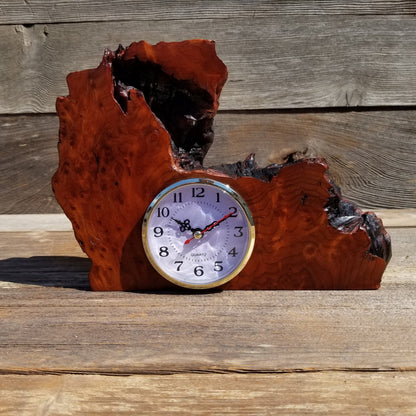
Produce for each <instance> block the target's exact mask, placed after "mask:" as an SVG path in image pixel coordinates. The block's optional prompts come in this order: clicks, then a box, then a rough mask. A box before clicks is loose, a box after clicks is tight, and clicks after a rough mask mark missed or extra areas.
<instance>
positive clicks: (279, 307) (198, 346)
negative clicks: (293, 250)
mask: <svg viewBox="0 0 416 416" xmlns="http://www.w3.org/2000/svg"><path fill="white" fill-rule="evenodd" d="M27 273H28V274H30V271H28V272H27ZM414 314H415V286H414V284H407V285H393V284H390V285H386V286H385V287H383V288H382V289H380V290H378V291H349V292H345V291H336V292H331V291H328V292H325V291H323V292H320V291H312V292H308V291H274V292H273V291H228V292H218V293H207V294H183V295H174V294H169V293H164V294H163V293H157V294H151V293H144V294H143V293H129V292H90V291H85V290H74V289H73V288H62V287H60V288H56V287H45V286H42V285H26V288H22V287H18V288H16V287H14V288H13V287H10V288H8V289H4V290H2V291H1V293H0V315H1V317H2V325H1V327H0V372H2V373H6V374H7V373H19V374H31V373H34V374H36V373H37V374H45V373H55V374H61V373H74V374H77V373H78V374H79V373H82V374H97V373H98V374H121V375H122V374H125V375H129V374H171V373H178V372H187V373H189V372H225V373H227V372H231V373H233V372H243V373H244V372H271V373H273V372H292V371H324V370H347V371H356V370H362V371H392V370H396V371H415V370H416V360H415V357H416V330H415V329H416V323H415V320H414Z"/></svg>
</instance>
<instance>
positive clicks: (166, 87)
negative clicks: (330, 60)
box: [52, 40, 390, 290]
mask: <svg viewBox="0 0 416 416" xmlns="http://www.w3.org/2000/svg"><path fill="white" fill-rule="evenodd" d="M226 77H227V70H226V68H225V66H224V64H223V63H222V62H221V61H220V60H219V59H218V57H217V56H216V54H215V46H214V43H213V42H210V41H202V40H194V41H185V42H180V43H170V44H167V43H160V44H157V45H155V46H151V45H149V44H147V43H145V42H140V43H135V44H132V45H131V46H130V47H129V48H127V49H123V48H119V50H118V51H116V52H110V51H107V52H106V54H105V56H104V58H103V61H102V63H101V65H100V66H99V67H98V68H96V69H92V70H86V71H82V72H77V73H73V74H70V75H69V76H68V87H69V96H67V97H65V98H59V99H58V101H57V111H58V115H59V118H60V142H59V168H58V170H57V172H56V174H55V175H54V177H53V180H52V184H53V189H54V192H55V195H56V198H57V200H58V202H59V203H60V204H61V206H62V208H63V209H64V211H65V213H66V214H67V216H68V217H69V219H70V220H71V222H72V224H73V227H74V232H75V236H76V238H77V240H78V242H79V244H80V245H81V247H82V249H83V250H84V251H85V252H86V253H87V255H88V256H89V257H90V258H91V260H92V267H91V271H90V274H89V279H90V284H91V287H92V289H94V290H159V289H173V285H172V284H171V283H169V282H167V281H166V280H165V279H163V278H162V277H160V276H159V275H158V274H157V273H156V272H155V271H154V269H153V268H152V266H151V265H150V263H149V262H148V261H147V259H146V256H145V253H144V250H143V247H142V243H141V223H142V218H143V215H144V212H145V210H146V209H147V207H148V205H149V204H150V202H151V201H152V200H153V198H154V197H155V196H156V195H157V193H158V192H160V191H161V190H162V189H163V188H165V187H166V186H168V185H169V184H171V183H173V182H175V181H177V180H181V179H185V178H191V177H208V178H214V179H217V180H221V181H223V182H224V183H227V184H229V185H230V186H232V187H233V188H234V189H235V190H236V191H237V192H239V193H240V194H241V195H242V197H243V198H244V199H245V201H246V202H247V204H248V205H249V207H250V209H251V211H252V214H253V217H254V222H255V226H256V244H255V248H254V251H253V254H252V257H251V259H250V261H249V262H248V264H247V266H246V267H245V269H244V270H243V271H242V272H241V273H240V274H239V275H238V276H237V277H236V278H234V279H233V280H232V281H231V282H229V283H227V284H226V285H225V286H224V287H223V288H224V289H376V288H378V287H379V285H380V281H381V277H382V274H383V271H384V269H385V267H386V264H387V262H388V260H389V258H390V238H389V236H388V234H387V233H386V231H385V230H384V228H383V225H382V223H381V221H380V220H379V219H378V218H377V217H376V216H375V215H374V214H372V213H363V212H361V211H360V210H359V209H358V208H357V207H356V206H354V205H353V204H351V203H349V202H347V201H344V200H343V199H342V198H341V195H340V192H339V189H338V188H337V187H336V186H335V185H334V184H333V182H332V181H331V180H330V178H329V177H328V175H327V165H326V163H325V161H324V160H323V159H299V160H298V159H297V157H296V155H288V158H287V162H286V163H284V164H281V165H280V164H279V165H278V164H275V165H270V166H268V167H266V168H258V167H257V165H256V163H255V161H254V158H253V157H252V156H250V157H248V158H247V159H246V160H245V161H244V162H238V163H236V164H234V165H228V166H220V167H217V168H211V169H206V168H204V167H203V164H202V163H203V159H204V156H205V154H206V152H207V151H208V149H209V146H210V145H211V143H212V140H213V132H212V119H213V117H214V115H215V113H216V111H217V108H218V97H219V95H220V92H221V89H222V86H223V85H224V83H225V80H226ZM166 97H167V98H166ZM178 100H179V101H178ZM176 108H179V110H180V111H172V109H176ZM165 127H166V128H165ZM168 127H169V128H168ZM168 130H169V132H168Z"/></svg>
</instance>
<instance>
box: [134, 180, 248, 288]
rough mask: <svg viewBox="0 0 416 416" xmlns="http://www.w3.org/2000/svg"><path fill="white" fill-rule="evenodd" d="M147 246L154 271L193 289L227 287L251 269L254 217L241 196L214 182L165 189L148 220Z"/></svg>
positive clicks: (186, 183)
mask: <svg viewBox="0 0 416 416" xmlns="http://www.w3.org/2000/svg"><path fill="white" fill-rule="evenodd" d="M142 239H143V246H144V249H145V252H146V255H147V257H148V259H149V261H150V263H151V264H152V265H153V267H154V268H155V269H156V270H157V271H158V272H159V273H160V274H161V275H162V276H164V277H165V278H166V279H168V280H170V281H171V282H173V283H175V284H177V285H180V286H184V287H188V288H195V289H201V288H210V287H215V286H219V285H222V284H224V283H225V282H227V281H229V280H231V279H232V278H233V277H234V276H236V275H237V274H238V273H239V272H240V271H241V270H242V269H243V267H244V266H245V265H246V263H247V261H248V259H249V258H250V255H251V252H252V250H253V246H254V239H255V231H254V223H253V218H252V216H251V213H250V211H249V209H248V207H247V205H246V204H245V202H244V201H243V199H242V198H241V196H240V195H239V194H237V192H235V191H234V190H232V189H231V188H230V187H229V186H228V185H225V184H223V183H221V182H217V181H213V180H210V179H202V178H195V179H188V180H184V181H180V182H176V183H174V184H173V185H171V186H169V187H167V188H166V189H164V190H163V191H162V192H161V193H160V194H159V195H158V196H157V197H156V198H155V199H154V200H153V202H152V203H151V204H150V206H149V208H148V209H147V211H146V214H145V216H144V219H143V229H142Z"/></svg>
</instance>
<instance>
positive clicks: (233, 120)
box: [0, 110, 416, 214]
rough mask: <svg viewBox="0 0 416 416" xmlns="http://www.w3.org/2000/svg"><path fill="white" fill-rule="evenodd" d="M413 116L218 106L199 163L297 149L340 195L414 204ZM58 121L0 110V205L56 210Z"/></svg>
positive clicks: (8, 209)
mask: <svg viewBox="0 0 416 416" xmlns="http://www.w3.org/2000/svg"><path fill="white" fill-rule="evenodd" d="M415 118H416V112H415V111H413V110H402V111H358V112H357V111H351V112H337V111H335V112H331V111H328V112H319V113H314V112H305V113H303V112H288V113H286V112H274V113H256V112H248V113H246V112H241V113H240V112H237V113H227V112H223V113H221V112H220V113H218V114H217V116H216V118H215V120H214V131H215V139H214V143H213V145H212V147H211V149H210V151H209V152H208V154H207V157H206V159H205V162H204V165H205V166H213V165H218V164H221V163H233V162H235V161H237V160H242V159H244V158H245V157H246V155H248V154H250V153H255V154H256V160H257V161H258V164H259V165H260V166H265V165H267V164H269V163H274V162H278V163H281V162H282V161H283V158H284V157H285V156H286V155H287V154H289V153H292V152H300V153H303V154H305V156H312V157H324V158H326V159H327V161H328V165H329V170H330V173H331V176H332V177H333V178H334V180H335V181H336V182H337V184H338V185H339V186H340V187H341V189H342V192H343V195H344V196H345V198H347V199H349V200H351V201H354V202H356V203H357V204H359V205H360V206H361V207H363V208H367V209H378V208H412V207H413V208H414V207H416V193H415V184H416V153H415V152H414V151H413V150H414V149H415V148H416V125H415V123H414V120H415ZM58 127H59V126H58V118H57V116H55V115H37V116H26V115H21V116H17V115H15V116H1V117H0V187H1V189H2V192H1V194H0V213H3V214H4V213H8V214H13V213H14V214H23V213H58V212H61V209H60V207H59V206H58V204H57V203H56V200H55V198H54V196H53V194H52V189H51V186H50V178H51V177H52V175H53V173H54V172H55V170H56V167H57V165H58V152H57V147H56V146H57V141H58ZM368 154H371V157H368ZM398 190H399V191H398Z"/></svg>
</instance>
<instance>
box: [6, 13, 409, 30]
mask: <svg viewBox="0 0 416 416" xmlns="http://www.w3.org/2000/svg"><path fill="white" fill-rule="evenodd" d="M190 16H191V17H187V16H186V15H183V16H181V17H180V18H179V17H172V18H169V17H167V16H166V17H162V16H161V17H160V18H157V19H156V18H153V19H146V18H142V19H140V18H135V19H129V18H123V17H122V16H117V19H96V20H95V19H86V20H76V19H69V20H40V21H34V20H23V21H18V20H12V21H9V22H7V23H1V24H0V26H15V25H22V26H25V27H32V26H34V25H46V24H48V25H59V24H84V23H85V24H91V23H117V22H123V23H129V22H143V21H146V22H175V21H179V22H183V21H193V20H198V21H203V20H214V21H215V20H238V19H246V20H250V19H253V18H254V19H266V18H270V15H265V14H257V15H256V14H255V12H254V13H253V15H252V16H249V15H248V13H247V15H245V16H244V15H241V16H239V15H237V16H221V15H219V14H216V15H212V16H207V17H200V16H198V18H197V19H196V18H195V16H194V15H192V14H191V15H190ZM275 16H279V17H285V16H286V17H293V16H305V17H320V16H325V17H327V16H331V17H342V16H348V17H371V16H374V17H383V16H388V17H392V16H394V17H411V16H414V12H412V11H408V12H404V11H403V12H395V13H388V12H377V13H371V12H366V13H352V12H350V13H348V12H345V13H331V11H330V10H326V11H325V13H310V12H309V13H302V12H301V11H296V13H278V14H276V15H275Z"/></svg>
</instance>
